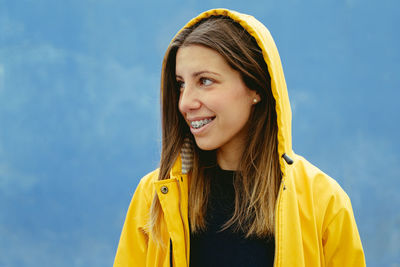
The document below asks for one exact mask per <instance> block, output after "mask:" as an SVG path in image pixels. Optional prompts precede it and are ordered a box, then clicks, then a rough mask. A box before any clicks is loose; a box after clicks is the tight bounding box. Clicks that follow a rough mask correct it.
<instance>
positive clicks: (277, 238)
mask: <svg viewBox="0 0 400 267" xmlns="http://www.w3.org/2000/svg"><path fill="white" fill-rule="evenodd" d="M284 190H286V185H285V179H284V178H282V180H281V185H280V188H279V192H278V201H277V203H276V207H275V256H274V267H278V263H277V262H278V250H279V243H280V242H279V241H280V240H279V239H280V235H279V233H278V231H279V229H280V227H279V219H280V218H279V216H278V215H280V216H282V212H279V208H280V206H281V199H282V194H283V191H284Z"/></svg>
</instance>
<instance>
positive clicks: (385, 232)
mask: <svg viewBox="0 0 400 267" xmlns="http://www.w3.org/2000/svg"><path fill="white" fill-rule="evenodd" d="M215 7H226V8H230V9H234V10H238V11H240V12H244V13H248V14H251V15H253V16H255V17H256V18H257V19H259V20H260V21H261V22H263V23H264V24H265V25H266V26H267V27H268V28H269V29H270V31H271V33H272V35H273V36H274V38H275V41H276V44H277V46H278V49H279V51H280V55H281V59H282V62H283V68H284V71H285V75H286V80H287V84H288V90H289V96H290V99H291V103H292V109H293V146H294V150H295V151H296V152H297V153H298V154H301V155H303V156H305V157H306V158H307V159H308V160H309V161H311V162H312V163H314V164H315V165H317V166H318V167H319V168H321V169H322V170H323V171H325V172H326V173H328V174H329V175H330V176H332V177H334V178H335V179H336V180H337V181H338V182H339V183H340V184H341V185H342V187H343V188H344V189H345V190H346V192H347V193H348V194H349V196H350V198H351V199H352V204H353V209H354V213H355V216H356V220H357V223H358V227H359V231H360V234H361V238H362V241H363V245H364V249H365V253H366V259H367V264H368V266H400V253H399V251H400V210H399V207H398V203H400V196H399V189H400V181H399V177H400V156H399V154H398V151H400V145H399V136H400V126H399V123H398V122H399V115H400V112H399V111H400V109H399V107H398V102H399V100H398V99H399V97H400V90H399V89H400V78H399V76H400V75H399V69H400V55H399V50H400V49H399V47H400V42H399V41H400V35H399V30H398V27H399V25H400V16H399V15H398V10H399V8H400V2H398V1H396V0H381V1H378V0H376V1H374V0H364V1H361V0H319V1H317V0H303V1H300V0H287V1H285V0H280V1H278V0H274V1H268V0H267V1H251V0H249V1H236V0H234V1H224V0H215V1H209V0H205V1H190V0H189V1H140V2H139V1H125V0H122V1H118V0H114V1H111V0H97V1H94V0H80V1H77V0H70V1H49V0H36V1H33V0H29V1H28V0H20V1H12V0H0V266H1V267H3V266H4V267H11V266H12V267H17V266H18V267H19V266H40V267H47V266H59V267H64V266H65V267H67V266H68V267H70V266H99V267H102V266H111V265H112V262H113V258H114V254H115V250H116V247H117V244H118V240H119V234H120V231H121V228H122V224H123V221H124V218H125V213H126V210H127V208H128V205H129V201H130V198H131V196H132V194H133V192H134V190H135V187H136V185H137V183H138V181H139V179H140V178H141V177H142V176H143V175H144V174H146V173H147V172H149V171H151V170H152V169H154V168H155V167H157V165H158V160H159V152H160V123H159V122H160V119H159V95H158V94H159V81H160V69H161V62H162V57H163V54H164V52H165V49H166V48H167V46H168V43H169V42H170V40H171V38H172V37H173V36H174V35H175V33H176V31H177V30H178V29H179V28H180V27H182V26H183V25H184V24H185V23H186V22H187V21H188V20H189V19H191V18H192V17H194V16H196V15H197V14H198V13H200V12H202V11H205V10H207V9H210V8H215Z"/></svg>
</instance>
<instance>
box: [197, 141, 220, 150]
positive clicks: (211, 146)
mask: <svg viewBox="0 0 400 267" xmlns="http://www.w3.org/2000/svg"><path fill="white" fill-rule="evenodd" d="M195 141H196V145H197V146H198V147H199V148H200V149H201V150H206V151H211V150H215V149H217V148H218V146H216V145H215V144H212V143H209V142H204V141H203V142H202V141H200V140H197V139H196V138H195Z"/></svg>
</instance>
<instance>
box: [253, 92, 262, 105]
mask: <svg viewBox="0 0 400 267" xmlns="http://www.w3.org/2000/svg"><path fill="white" fill-rule="evenodd" d="M260 101H261V97H260V95H259V94H258V93H254V96H253V105H255V104H257V103H258V102H260Z"/></svg>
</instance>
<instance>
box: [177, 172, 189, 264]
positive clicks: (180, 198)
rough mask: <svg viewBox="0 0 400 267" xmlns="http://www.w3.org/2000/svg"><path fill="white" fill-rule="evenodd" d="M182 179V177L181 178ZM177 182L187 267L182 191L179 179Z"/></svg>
mask: <svg viewBox="0 0 400 267" xmlns="http://www.w3.org/2000/svg"><path fill="white" fill-rule="evenodd" d="M181 179H182V177H181ZM177 181H178V188H179V214H180V216H181V222H182V227H183V238H184V239H185V258H186V266H188V263H189V261H188V258H187V244H186V240H187V239H186V235H187V233H186V227H185V221H184V219H183V216H182V206H181V202H182V189H181V181H180V180H179V178H178V179H177Z"/></svg>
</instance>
